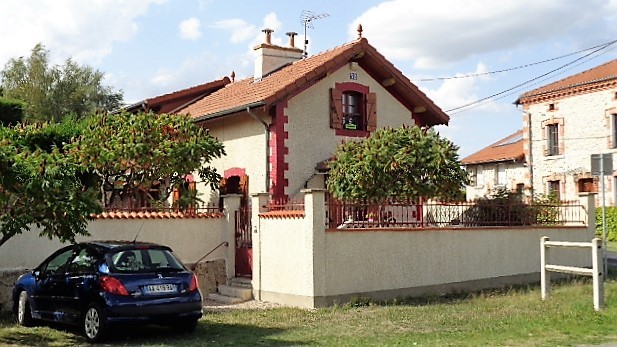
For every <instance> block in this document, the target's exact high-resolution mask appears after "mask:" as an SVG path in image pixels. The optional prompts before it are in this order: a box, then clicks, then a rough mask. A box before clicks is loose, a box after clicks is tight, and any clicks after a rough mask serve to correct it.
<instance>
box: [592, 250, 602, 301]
mask: <svg viewBox="0 0 617 347" xmlns="http://www.w3.org/2000/svg"><path fill="white" fill-rule="evenodd" d="M591 243H592V252H591V261H592V263H593V264H592V266H593V308H594V309H595V310H596V311H600V310H601V309H603V308H604V266H602V263H603V260H604V259H603V254H604V251H603V249H602V240H600V239H599V238H595V239H593V240H592V241H591Z"/></svg>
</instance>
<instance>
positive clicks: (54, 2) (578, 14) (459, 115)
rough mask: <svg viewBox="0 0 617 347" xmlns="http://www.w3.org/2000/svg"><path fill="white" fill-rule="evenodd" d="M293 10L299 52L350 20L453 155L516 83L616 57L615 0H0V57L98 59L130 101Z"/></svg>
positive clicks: (243, 60)
mask: <svg viewBox="0 0 617 347" xmlns="http://www.w3.org/2000/svg"><path fill="white" fill-rule="evenodd" d="M303 18H304V19H306V18H311V19H312V20H311V21H310V24H311V25H310V26H309V27H308V28H306V35H307V39H308V40H309V44H308V46H307V49H308V54H309V55H313V54H316V53H319V52H323V51H325V50H328V49H330V48H333V47H336V46H340V45H342V44H345V43H347V42H350V41H352V40H354V39H356V38H357V32H356V28H357V26H358V24H359V23H360V24H362V27H363V29H364V31H363V37H365V38H366V39H367V40H368V42H369V44H371V45H372V46H374V47H375V48H376V49H377V50H378V51H379V52H381V53H382V54H383V55H384V56H385V57H386V58H387V59H388V60H390V61H391V62H392V63H393V64H394V65H395V66H396V67H397V68H398V69H399V70H401V71H402V72H403V74H404V75H406V76H407V77H408V78H409V79H410V80H411V81H412V82H413V83H414V84H416V85H417V86H418V87H419V88H420V89H421V90H422V91H423V92H424V93H426V94H427V95H428V96H429V97H430V98H431V99H432V100H433V101H434V102H435V103H436V104H437V105H438V106H439V107H441V108H442V109H443V110H444V111H446V113H447V114H448V115H449V116H450V123H449V125H448V126H447V127H446V126H438V127H437V130H438V131H439V132H440V134H441V135H443V136H445V137H447V138H449V139H450V140H452V141H453V142H454V143H455V144H456V145H457V146H459V147H460V150H459V155H460V158H464V157H466V156H468V155H470V154H472V153H474V152H476V151H478V150H480V149H482V148H484V147H486V146H488V145H490V144H492V143H495V142H497V141H498V140H500V139H502V138H504V137H506V136H508V135H510V134H512V133H514V132H516V131H517V130H519V129H521V128H522V125H523V121H522V109H521V108H520V107H517V106H516V105H514V102H515V100H516V99H517V98H518V96H519V95H521V94H522V93H524V92H526V91H529V90H533V89H535V88H538V87H540V86H543V85H546V84H548V83H550V82H552V81H556V80H559V79H562V78H565V77H567V76H570V75H572V74H575V73H578V72H581V71H584V70H587V69H590V68H593V67H595V66H598V65H600V64H603V63H605V62H608V61H610V60H613V59H616V58H617V43H613V44H611V45H607V46H604V45H605V44H607V43H610V42H612V41H615V40H617V0H585V1H580V0H517V1H495V0H465V1H460V0H431V1H419V0H390V1H380V0H336V1H333V0H328V1H325V0H311V1H303V0H298V1H288V0H270V1H259V0H0V37H2V44H1V45H0V69H1V68H4V66H5V64H6V63H7V62H8V61H9V59H11V58H18V57H21V56H28V55H29V54H30V51H31V49H32V48H33V47H34V46H35V45H36V44H37V43H42V44H43V45H44V46H45V47H46V49H48V50H49V52H50V56H51V60H52V62H53V63H54V64H63V62H64V61H65V60H66V59H67V58H69V57H70V58H72V59H74V60H75V61H77V62H78V63H80V64H84V65H89V66H92V67H94V68H96V69H98V70H100V71H102V72H104V73H105V84H106V85H109V86H111V87H112V88H114V89H116V90H122V91H123V92H124V99H125V102H126V103H129V104H130V103H133V102H137V101H140V100H143V99H146V98H149V97H154V96H157V95H161V94H165V93H169V92H173V91H177V90H180V89H184V88H188V87H191V86H194V85H198V84H202V83H206V82H209V81H212V80H215V79H220V78H222V77H224V76H229V75H230V74H231V72H232V71H234V72H235V74H236V78H237V79H240V78H243V77H248V76H252V74H253V59H254V58H253V47H254V46H256V45H257V44H259V43H262V42H263V33H261V30H262V29H264V28H270V29H273V30H274V34H273V43H275V44H280V45H286V43H287V37H286V36H285V33H286V32H288V31H294V32H298V33H299V34H300V39H299V40H296V42H299V43H300V44H302V39H303V36H304V33H305V27H304V22H303ZM297 45H298V44H297ZM591 47H597V48H596V49H594V50H590V49H589V48H591ZM300 48H302V47H300ZM594 51H595V52H594ZM556 58H557V59H556ZM540 62H543V63H540ZM536 63H538V64H536ZM523 66H526V67H523ZM519 67H523V68H519ZM503 70H507V71H503ZM496 71H503V72H496ZM493 72H495V73H493ZM466 76H467V77H466ZM469 76H471V77H469ZM444 78H445V79H444ZM493 95H495V97H492V98H489V97H490V96H493ZM477 101H480V102H479V103H476V102H477ZM468 104H472V105H471V106H468V107H463V108H460V107H462V106H465V105H468Z"/></svg>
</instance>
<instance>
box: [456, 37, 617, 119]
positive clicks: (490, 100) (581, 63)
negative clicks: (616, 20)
mask: <svg viewBox="0 0 617 347" xmlns="http://www.w3.org/2000/svg"><path fill="white" fill-rule="evenodd" d="M613 50H615V47H613V48H612V49H610V50H607V51H605V52H601V53H599V54H598V55H596V56H594V57H590V58H589V59H586V60H584V61H582V62H580V63H578V64H576V65H572V66H570V67H569V68H568V69H565V70H563V71H561V72H559V73H556V74H554V75H552V76H547V77H546V78H543V79H540V80H537V81H534V82H533V83H529V84H528V85H526V86H527V87H530V86H535V85H538V84H540V83H542V82H544V81H547V80H550V79H552V78H554V77H556V76H560V75H563V74H565V73H566V72H568V71H570V70H572V69H574V68H576V67H577V66H580V65H583V64H585V63H587V62H588V61H590V60H593V59H595V58H597V57H599V56H601V55H603V54H606V53H609V52H611V51H613ZM519 89H522V87H518V88H515V90H513V91H511V92H510V93H507V94H504V95H501V96H499V97H496V98H492V99H489V100H484V101H482V102H479V103H477V104H475V105H473V106H471V107H469V108H467V109H464V110H460V111H457V112H452V113H451V114H450V115H455V114H459V113H463V112H467V111H469V110H473V109H475V108H477V107H480V106H482V105H486V104H488V103H491V102H493V101H495V100H501V99H503V98H505V97H508V96H511V95H514V94H516V93H518V92H517V90H519Z"/></svg>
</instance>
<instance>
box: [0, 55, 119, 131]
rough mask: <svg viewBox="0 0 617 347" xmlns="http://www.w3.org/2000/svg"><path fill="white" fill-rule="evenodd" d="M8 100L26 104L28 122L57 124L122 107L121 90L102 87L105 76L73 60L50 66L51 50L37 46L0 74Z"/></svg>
mask: <svg viewBox="0 0 617 347" xmlns="http://www.w3.org/2000/svg"><path fill="white" fill-rule="evenodd" d="M0 75H1V76H2V85H1V89H2V92H3V95H4V96H5V97H7V98H13V99H18V100H22V101H24V102H25V103H26V107H25V119H26V120H30V121H53V122H58V121H59V120H60V119H62V118H63V117H64V116H67V115H73V116H75V117H77V118H82V117H85V116H86V115H88V114H91V113H95V112H100V111H111V110H114V109H117V108H119V107H120V106H121V104H122V99H123V96H122V91H120V92H115V91H113V90H112V88H111V87H108V86H105V85H103V78H104V74H103V73H102V72H100V71H98V70H95V69H93V68H92V67H89V66H80V65H79V64H77V63H75V62H74V61H73V60H72V59H70V58H69V59H67V60H66V61H65V63H64V65H61V66H51V64H50V62H49V51H48V50H46V49H45V47H44V46H43V45H42V44H40V43H39V44H37V45H36V46H34V48H33V49H32V51H31V54H30V56H29V57H26V58H24V57H20V58H16V59H11V60H9V62H8V63H7V64H6V65H5V67H4V70H3V71H2V73H1V74H0Z"/></svg>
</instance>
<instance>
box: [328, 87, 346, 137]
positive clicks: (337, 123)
mask: <svg viewBox="0 0 617 347" xmlns="http://www.w3.org/2000/svg"><path fill="white" fill-rule="evenodd" d="M330 127H331V128H333V129H341V128H342V127H343V92H341V91H340V90H338V89H336V88H330Z"/></svg>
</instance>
